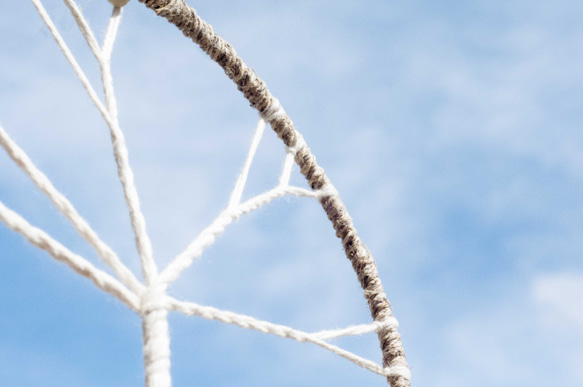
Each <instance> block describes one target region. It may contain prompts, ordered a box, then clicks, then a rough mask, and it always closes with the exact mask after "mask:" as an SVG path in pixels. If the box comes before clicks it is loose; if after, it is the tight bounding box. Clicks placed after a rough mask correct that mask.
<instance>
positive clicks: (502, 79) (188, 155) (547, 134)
mask: <svg viewBox="0 0 583 387" xmlns="http://www.w3.org/2000/svg"><path fill="white" fill-rule="evenodd" d="M190 4H192V5H193V6H195V7H196V9H197V10H198V12H199V14H200V15H201V16H202V17H203V18H205V19H206V20H207V21H208V22H209V23H210V24H212V25H213V27H214V28H215V30H216V31H217V33H219V34H220V35H221V36H223V37H224V38H226V39H227V40H228V41H229V42H231V43H232V45H233V46H234V47H235V48H236V50H237V52H238V53H239V54H240V55H241V56H242V57H243V59H244V60H245V62H246V63H247V64H248V65H249V66H250V67H252V68H254V69H255V70H256V71H257V73H258V74H259V75H260V76H261V77H262V78H263V79H264V80H265V81H266V82H267V84H268V86H269V88H270V90H271V91H272V92H273V94H274V95H276V96H277V97H278V98H279V99H280V101H281V102H282V104H283V106H284V107H285V109H286V111H287V112H288V113H289V114H290V116H291V117H292V119H293V120H294V122H295V124H296V126H297V127H298V129H299V130H300V131H301V132H302V133H303V135H304V137H305V139H306V141H307V142H308V144H309V145H310V147H311V148H312V150H313V152H314V153H315V154H316V156H317V157H318V160H319V162H320V164H321V165H322V166H323V167H324V168H325V169H326V171H327V173H328V174H329V176H330V178H331V180H332V181H333V183H334V184H335V186H336V187H337V188H338V190H339V192H340V194H341V196H342V198H343V200H344V202H345V203H346V205H347V207H348V209H349V211H350V213H351V215H352V217H353V218H354V221H355V224H356V226H357V228H358V229H359V232H360V234H361V237H362V239H363V240H364V242H365V243H366V244H367V245H368V247H369V248H370V249H371V251H372V252H373V254H374V256H375V258H376V260H377V263H378V268H379V272H380V275H381V278H382V281H383V284H384V286H385V288H386V291H387V294H388V297H389V299H390V300H391V302H392V304H393V307H394V312H395V315H396V317H397V318H398V319H399V321H400V323H401V326H400V332H401V334H402V336H403V342H404V346H405V350H406V353H407V357H408V361H409V364H410V366H411V369H412V372H413V378H414V379H413V381H414V385H417V386H460V387H461V386H517V385H529V386H547V385H561V386H580V385H582V384H583V371H581V369H582V368H581V366H580V365H581V364H582V362H583V350H582V348H583V328H582V327H583V312H582V310H583V301H582V300H583V263H582V259H581V258H582V254H581V251H583V200H582V198H583V132H582V131H581V123H582V122H583V112H582V110H581V106H582V103H583V66H581V63H582V62H583V48H582V46H581V42H582V41H583V25H582V24H581V23H580V20H581V18H582V16H583V6H582V5H581V4H580V2H578V1H570V0H566V1H562V2H559V3H557V2H551V1H547V0H542V1H538V2H527V1H510V2H501V1H488V2H486V1H475V2H454V1H438V2H435V1H433V2H430V1H407V2H395V1H386V0H385V1H367V2H363V1H351V2H348V1H340V2H338V1H336V2H333V1H319V2H309V1H297V2H282V1H270V2H268V1H246V2H233V1H197V2H192V1H190ZM0 5H1V6H2V9H3V12H2V13H1V14H0V122H1V123H2V125H3V127H4V128H5V129H6V130H7V131H8V133H9V134H10V135H11V136H12V138H13V139H14V140H15V141H16V142H17V143H18V144H19V145H20V146H21V147H22V148H24V149H25V150H26V151H27V152H28V154H29V155H30V157H31V158H32V159H33V161H34V162H35V163H36V164H37V166H39V168H41V169H42V170H43V171H44V172H45V173H46V174H47V175H48V176H49V177H50V178H51V179H52V180H53V182H54V183H55V185H56V187H57V188H59V189H60V190H61V191H62V192H63V193H65V194H66V195H67V196H68V198H69V199H70V200H71V201H72V202H73V204H74V205H75V206H76V207H77V209H78V210H79V212H80V213H81V214H82V215H83V216H84V217H85V218H86V219H87V220H88V221H89V222H90V224H91V225H92V226H93V227H94V229H95V230H96V231H97V232H98V233H99V234H100V236H101V237H102V238H103V239H104V240H105V241H106V242H107V243H108V244H110V245H111V246H112V247H113V249H114V250H115V251H116V252H117V253H118V255H120V257H122V259H123V260H124V262H126V263H127V264H128V265H129V266H130V267H131V268H132V270H134V272H135V273H139V266H138V257H137V253H136V251H135V248H134V245H133V237H132V234H131V227H130V225H129V219H128V215H127V211H126V210H125V205H124V202H123V194H122V191H121V187H120V184H119V183H118V181H117V178H116V172H115V164H114V161H113V157H112V154H111V153H112V152H111V145H110V143H109V133H108V130H107V128H106V126H105V124H104V123H103V121H102V120H101V117H100V116H99V115H98V113H97V110H96V109H95V108H94V107H93V106H92V104H91V102H90V101H89V98H88V97H87V96H86V95H85V92H84V90H83V89H82V87H81V85H80V84H79V82H78V81H77V80H76V78H75V77H74V74H73V72H72V70H71V69H70V67H69V65H68V64H67V63H66V61H65V59H64V58H63V56H62V55H61V54H60V52H59V51H58V48H57V46H56V44H55V42H54V41H53V40H52V38H51V37H50V35H49V33H48V31H47V30H46V28H45V27H44V25H43V24H42V21H41V20H40V18H39V17H38V15H37V14H36V13H35V11H34V8H33V7H32V4H31V3H29V2H26V1H11V2H9V1H7V0H0ZM79 5H80V6H81V7H82V9H83V11H84V13H85V15H86V16H87V17H88V19H89V21H90V23H91V25H92V26H93V28H94V30H95V31H96V33H97V35H98V36H99V37H103V35H104V32H105V27H106V25H107V18H108V15H109V13H110V7H109V4H108V3H107V2H106V1H105V0H80V1H79ZM45 6H46V7H47V9H48V10H49V12H50V13H51V16H52V17H53V20H54V21H55V23H56V24H57V26H58V27H59V28H60V30H61V32H62V34H63V35H64V37H65V39H66V41H67V42H68V44H69V45H70V47H71V49H72V50H73V52H74V53H75V54H76V55H77V58H78V60H79V62H80V64H81V65H82V67H83V68H84V70H85V71H86V73H87V74H88V75H89V77H90V79H91V81H92V82H93V84H94V86H95V87H96V88H97V86H98V85H99V83H98V80H99V76H98V70H97V65H96V63H94V60H93V58H92V56H91V55H90V52H89V50H88V49H87V48H86V47H85V45H84V42H83V40H82V37H81V36H80V34H79V33H78V31H77V29H76V26H75V23H74V21H73V19H72V18H71V17H70V15H69V14H68V11H67V9H66V7H65V6H64V5H63V4H62V3H61V2H59V1H56V0H50V1H49V0H46V1H45ZM113 68H114V80H115V85H116V89H117V94H118V102H119V108H120V121H121V126H122V128H123V129H124V131H125V133H126V137H127V142H128V146H129V149H130V162H131V164H132V166H133V168H134V171H135V174H136V183H137V188H138V191H139V193H140V197H141V200H142V206H143V210H144V213H145V216H146V219H147V222H148V230H149V232H150V235H151V237H152V241H153V245H154V251H155V256H156V259H157V261H158V263H159V265H161V266H162V265H165V264H167V263H168V262H169V261H170V260H171V259H172V257H174V256H175V255H177V254H178V253H180V252H181V251H182V250H183V249H184V248H185V246H186V245H187V244H188V243H189V242H190V241H191V240H192V239H193V238H194V237H195V236H196V235H197V233H198V232H200V231H201V230H202V229H203V228H204V227H205V226H206V225H207V224H208V223H209V222H210V221H212V219H213V218H214V217H215V216H216V215H218V213H219V212H220V210H221V209H222V208H223V207H224V206H225V205H226V203H227V201H228V195H229V190H230V188H231V187H232V185H233V183H234V181H235V178H236V176H237V174H238V171H239V170H240V168H241V165H242V163H243V161H244V157H245V154H246V151H247V147H248V144H249V143H250V141H251V136H252V132H253V129H254V126H255V123H256V120H257V114H256V113H255V112H254V111H253V110H252V109H251V108H249V107H248V104H247V102H246V101H245V100H244V99H243V98H242V97H241V95H240V94H239V92H238V91H237V90H236V88H235V87H234V85H233V84H232V83H231V81H229V80H228V79H227V78H226V77H225V76H224V74H223V73H222V70H221V69H220V68H219V67H218V66H217V65H216V64H214V63H213V62H211V61H210V60H209V59H208V58H207V57H206V56H205V55H204V54H203V53H201V52H200V50H199V49H198V48H197V47H196V46H195V45H194V44H193V43H192V42H191V41H189V40H187V39H185V38H184V37H183V36H182V35H181V34H180V33H178V32H177V30H176V29H175V28H174V27H172V26H170V25H169V24H168V23H167V22H166V21H164V20H163V19H160V18H157V17H156V16H155V15H154V13H152V12H151V11H149V10H147V9H146V8H145V7H144V6H143V5H142V4H140V3H138V2H137V1H135V0H133V1H131V2H130V3H129V4H128V6H126V8H125V13H124V20H123V21H122V25H121V29H120V34H119V38H118V41H117V43H116V50H115V51H114V55H113ZM284 154H285V152H284V149H283V146H282V145H281V143H280V142H279V140H278V139H277V138H276V136H275V135H274V134H273V133H272V132H270V131H268V132H266V134H265V136H264V139H263V141H262V143H261V145H260V148H259V151H258V155H257V158H256V160H255V163H254V168H253V169H252V171H251V175H250V181H249V186H248V190H247V191H246V194H245V195H246V197H250V196H251V195H253V194H254V193H259V192H262V191H264V190H266V189H268V188H270V187H271V186H273V185H274V184H276V182H277V177H278V172H279V169H280V167H281V163H282V162H283V157H284ZM0 171H1V172H0V201H2V202H3V203H5V204H6V205H7V206H9V207H10V208H12V209H13V210H15V211H17V212H19V213H20V214H22V215H23V216H24V217H25V218H26V219H27V220H28V221H30V222H31V223H33V224H34V225H36V226H39V227H41V228H43V229H45V230H46V231H48V232H49V233H50V234H51V235H52V236H53V237H55V238H56V239H57V240H59V241H60V242H62V243H63V244H65V245H66V246H67V247H69V248H70V249H71V250H73V251H74V252H77V253H79V254H81V255H83V256H85V257H86V258H88V259H89V260H91V261H92V262H93V263H94V264H96V265H98V266H99V267H102V268H104V269H105V267H104V265H103V264H101V262H100V261H99V259H98V258H97V257H96V255H95V253H93V251H92V250H91V248H90V247H88V246H87V245H86V243H85V242H84V241H83V240H82V239H81V238H80V237H78V236H77V235H76V234H75V231H74V230H73V228H72V227H71V226H70V225H69V224H68V222H67V221H66V220H65V219H64V218H63V217H61V216H60V215H59V213H58V212H57V211H56V210H55V209H54V208H53V207H52V204H51V203H50V202H49V201H48V200H47V199H46V198H45V197H44V196H43V195H42V194H41V193H40V192H39V191H37V190H36V189H35V187H34V186H33V184H32V183H31V182H30V181H29V180H28V179H27V178H26V177H25V176H24V174H23V173H21V172H20V171H19V170H18V169H17V168H16V166H15V165H13V164H12V163H11V161H10V160H9V158H8V157H7V156H6V155H5V154H4V153H3V152H0ZM292 181H294V182H295V183H296V184H297V185H300V186H304V183H303V181H302V178H301V176H299V172H298V171H297V170H296V171H295V172H294V176H293V178H292ZM170 292H171V293H172V294H173V295H175V296H177V297H180V298H182V299H189V300H192V301H195V302H198V303H201V304H205V305H213V306H216V307H219V308H221V309H228V310H233V311H236V312H239V313H244V314H249V315H252V316H255V317H258V318H261V319H266V320H268V321H272V322H276V323H282V324H287V325H291V326H293V327H296V328H298V329H303V330H307V331H316V330H320V329H330V328H338V327H344V326H347V325H351V324H358V323H365V322H368V321H369V314H368V311H367V308H366V305H365V302H364V299H363V297H362V293H361V291H360V288H359V285H358V282H357V281H356V279H355V276H354V273H353V272H352V269H351V267H350V264H349V262H348V261H347V260H346V259H345V258H344V255H343V252H342V250H341V245H340V243H339V241H338V240H337V239H336V238H335V236H334V233H333V230H332V228H331V227H330V225H329V223H328V221H327V219H326V217H325V214H324V213H323V211H322V210H321V208H319V205H318V204H317V203H316V202H315V201H313V200H312V199H307V198H289V199H280V200H279V201H277V202H273V203H271V204H269V205H268V206H267V207H264V208H263V209H261V210H259V211H257V212H255V213H253V214H251V215H249V216H247V217H244V218H242V219H241V220H240V221H238V222H237V223H236V224H234V225H232V226H231V227H230V228H229V229H228V230H227V231H226V233H225V234H224V235H222V236H221V237H220V238H219V240H218V241H217V243H216V244H215V245H213V246H212V247H211V248H209V249H208V250H207V251H206V252H205V254H204V256H203V257H202V258H201V259H200V260H198V261H197V262H196V263H195V264H193V266H192V267H191V268H190V269H188V270H187V271H186V272H184V274H183V275H182V276H181V277H180V278H179V280H178V281H177V282H176V283H175V284H174V285H173V286H172V287H171V289H170ZM0 294H1V295H0V332H2V333H1V334H0V364H1V366H0V379H1V380H3V384H4V385H7V386H39V385H43V386H64V385H65V386H103V385H110V386H139V385H142V384H143V369H142V355H141V323H140V319H139V318H138V317H137V316H136V315H134V314H133V313H132V312H130V311H128V310H126V308H125V307H124V306H123V305H122V304H121V303H119V302H117V301H115V300H113V299H111V297H109V296H108V295H106V294H103V293H101V292H99V291H98V290H96V289H95V288H94V287H93V286H92V285H91V284H90V283H89V281H87V280H85V279H83V278H80V277H77V276H76V275H73V274H72V273H71V272H70V270H69V269H68V268H66V267H65V266H63V265H61V264H57V263H55V262H54V261H52V260H51V259H50V257H48V255H47V254H46V253H44V252H42V251H40V250H37V249H35V248H34V247H32V246H30V245H28V244H27V243H26V242H25V241H24V240H23V239H22V237H20V236H19V235H16V234H14V233H12V232H11V231H9V230H8V229H7V228H6V227H4V226H0ZM170 327H171V334H172V343H171V347H172V353H173V357H172V362H173V363H172V376H173V379H174V384H175V386H190V385H201V386H215V385H217V386H218V385H220V386H273V385H276V386H299V385H301V386H357V385H366V386H382V385H386V384H385V382H384V380H383V378H382V377H379V376H377V375H373V374H370V373H368V372H367V371H364V370H362V369H360V368H358V367H357V366H355V365H353V364H351V363H349V362H347V361H346V360H344V359H341V358H338V357H336V356H335V355H333V354H330V353H328V352H326V351H324V350H322V349H321V348H319V347H315V346H312V345H309V344H299V343H295V342H292V341H289V340H283V339H279V338H275V337H267V336H264V335H261V334H259V333H256V332H250V331H245V330H242V329H240V328H237V327H231V326H225V325H223V324H220V323H216V322H211V321H205V320H202V319H199V318H194V317H183V316H179V315H172V316H171V318H170ZM335 343H336V344H338V345H340V346H343V347H345V348H347V349H350V350H351V351H354V352H355V353H357V354H359V355H362V356H365V357H367V358H370V359H374V360H377V361H378V360H380V351H379V349H378V344H377V342H376V339H375V337H374V335H367V336H364V337H357V338H344V339H338V340H336V341H335Z"/></svg>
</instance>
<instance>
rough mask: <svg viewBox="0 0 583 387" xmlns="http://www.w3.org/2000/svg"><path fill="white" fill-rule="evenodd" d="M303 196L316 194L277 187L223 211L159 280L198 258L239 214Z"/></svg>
mask: <svg viewBox="0 0 583 387" xmlns="http://www.w3.org/2000/svg"><path fill="white" fill-rule="evenodd" d="M286 194H287V195H293V196H305V197H311V198H315V197H317V194H315V193H314V192H312V191H308V190H307V189H303V188H298V187H277V188H273V189H271V190H270V191H267V192H265V193H263V194H261V195H257V196H255V197H254V198H252V199H249V200H247V201H246V202H244V203H241V204H239V205H238V206H237V207H236V208H233V209H232V210H228V209H227V210H225V211H223V212H222V213H221V214H220V215H219V216H218V217H217V218H216V219H215V220H214V221H213V222H212V223H211V225H210V226H208V227H207V228H205V229H204V230H203V231H202V232H201V233H200V234H199V235H198V236H197V237H196V238H195V239H194V241H193V242H192V243H191V244H190V245H188V247H187V248H186V250H184V252H182V253H181V254H180V255H178V256H177V257H176V259H174V261H172V262H171V263H170V264H169V265H168V266H166V268H165V269H164V270H163V271H162V272H161V273H160V276H159V280H160V281H162V282H164V283H171V282H172V281H174V280H175V279H176V278H178V276H179V275H180V273H181V272H182V271H183V270H184V269H186V268H187V267H189V266H190V264H192V262H193V261H194V259H195V258H198V257H199V256H200V255H201V254H202V253H203V251H204V249H205V248H206V247H208V246H210V245H212V244H213V243H214V241H215V239H216V238H217V236H219V235H220V234H222V233H223V232H224V231H225V228H226V227H227V226H228V225H229V224H231V223H232V222H233V221H235V220H237V219H239V217H240V216H241V215H244V214H248V213H250V212H252V211H254V210H256V209H258V208H259V207H262V206H264V205H266V204H267V203H269V202H271V201H272V200H273V199H276V198H279V197H282V196H285V195H286Z"/></svg>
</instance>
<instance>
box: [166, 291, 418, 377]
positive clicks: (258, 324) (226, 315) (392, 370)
mask: <svg viewBox="0 0 583 387" xmlns="http://www.w3.org/2000/svg"><path fill="white" fill-rule="evenodd" d="M168 302H169V304H170V308H171V309H172V310H177V311H180V312H182V313H184V314H186V315H194V316H200V317H203V318H205V319H208V320H217V321H220V322H223V323H225V324H233V325H237V326H240V327H241V328H245V329H253V330H256V331H259V332H262V333H267V334H271V335H275V336H279V337H283V338H290V339H292V340H295V341H299V342H310V343H314V344H316V345H319V346H320V347H322V348H325V349H327V350H329V351H330V352H333V353H335V354H337V355H339V356H341V357H343V358H345V359H347V360H349V361H351V362H353V363H354V364H356V365H358V366H360V367H362V368H365V369H367V370H369V371H371V372H374V373H376V374H379V375H382V376H391V375H402V376H404V377H405V378H407V379H410V377H411V374H410V371H409V369H408V368H406V367H387V368H383V367H382V366H380V365H379V364H377V363H375V362H373V361H371V360H368V359H365V358H362V357H360V356H358V355H355V354H353V353H351V352H348V351H346V350H344V349H342V348H340V347H337V346H335V345H333V344H330V343H327V342H326V341H324V340H323V339H322V338H321V337H320V336H326V334H329V333H330V332H326V331H324V332H319V333H306V332H302V331H299V330H296V329H292V328H290V327H287V326H285V325H278V324H273V323H270V322H267V321H261V320H258V319H255V318H253V317H250V316H245V315H241V314H237V313H233V312H228V311H221V310H219V309H217V308H213V307H212V306H202V305H198V304H195V303H192V302H183V301H178V300H176V299H173V298H169V300H168ZM395 321H396V320H395ZM370 325H373V324H370ZM367 328H368V327H367ZM379 328H380V327H379V326H378V325H374V327H373V328H372V330H368V331H369V332H370V331H374V330H378V329H379ZM364 330H365V329H363V326H357V327H349V328H346V329H345V330H344V331H345V332H357V331H358V332H362V331H364ZM338 333H339V332H338V331H335V332H334V333H333V335H336V334H338ZM363 333H364V332H363ZM357 334H358V333H357ZM334 337H337V336H334Z"/></svg>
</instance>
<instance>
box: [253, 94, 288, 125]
mask: <svg viewBox="0 0 583 387" xmlns="http://www.w3.org/2000/svg"><path fill="white" fill-rule="evenodd" d="M259 115H260V116H261V118H263V120H264V121H265V122H271V121H273V120H275V119H276V118H279V117H286V116H287V114H286V113H285V110H283V107H281V103H279V100H278V99H277V98H273V99H272V100H271V104H270V105H269V106H268V107H267V108H266V109H265V111H264V112H263V113H259Z"/></svg>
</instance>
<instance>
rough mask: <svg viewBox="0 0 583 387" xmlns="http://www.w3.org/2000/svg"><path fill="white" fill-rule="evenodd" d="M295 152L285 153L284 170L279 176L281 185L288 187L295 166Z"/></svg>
mask: <svg viewBox="0 0 583 387" xmlns="http://www.w3.org/2000/svg"><path fill="white" fill-rule="evenodd" d="M294 156H295V155H294V154H292V153H291V152H287V153H286V155H285V161H284V162H283V170H282V171H281V175H280V177H279V186H280V187H287V186H288V185H289V181H290V179H291V173H292V168H293V166H294Z"/></svg>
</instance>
